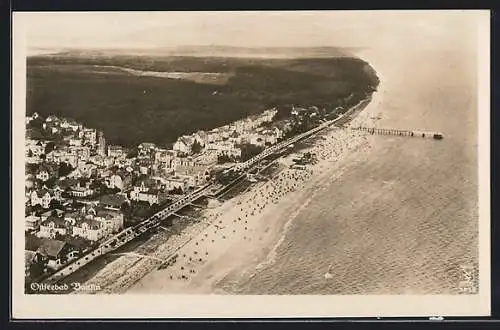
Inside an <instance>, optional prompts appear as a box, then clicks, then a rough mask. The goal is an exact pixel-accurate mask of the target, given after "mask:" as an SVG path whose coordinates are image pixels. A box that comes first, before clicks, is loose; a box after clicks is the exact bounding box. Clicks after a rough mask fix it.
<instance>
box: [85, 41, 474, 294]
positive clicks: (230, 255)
mask: <svg viewBox="0 0 500 330" xmlns="http://www.w3.org/2000/svg"><path fill="white" fill-rule="evenodd" d="M470 40H471V39H468V38H465V37H464V38H462V39H459V40H453V42H452V44H450V45H447V47H441V41H440V39H439V38H437V39H429V40H427V41H426V42H427V44H426V45H425V46H426V47H424V46H422V48H420V49H419V50H405V49H399V50H398V52H392V48H391V49H390V50H391V51H389V50H388V49H385V50H384V49H380V50H377V49H374V50H371V51H367V52H365V53H363V54H360V57H361V58H363V59H365V60H367V61H368V62H369V63H370V64H371V65H372V66H373V67H374V68H375V70H376V71H377V74H378V75H379V78H380V80H381V85H380V86H379V89H378V91H377V92H376V93H375V94H374V96H373V99H372V101H371V102H370V104H369V105H368V106H367V107H366V109H364V110H363V111H361V113H359V114H358V116H357V117H356V118H354V120H353V121H352V122H351V125H352V126H353V127H356V126H366V127H381V128H396V129H417V130H418V129H420V130H428V131H439V132H443V133H444V136H445V138H444V139H443V140H440V141H435V140H432V139H419V138H410V137H397V136H376V135H373V136H372V135H369V134H365V133H362V132H358V131H351V130H350V129H338V128H337V129H336V128H332V129H328V130H326V131H325V132H322V133H321V134H320V136H318V137H317V138H315V142H314V143H313V146H312V147H310V150H309V151H311V152H313V153H315V154H316V156H317V158H318V162H317V163H316V164H313V165H307V166H306V169H302V170H299V169H291V168H289V165H290V164H291V160H290V158H291V157H293V155H291V156H290V157H287V158H284V159H280V160H279V162H280V163H281V165H280V166H281V171H279V172H278V173H277V174H276V175H275V176H274V177H271V178H269V180H267V181H262V182H258V183H255V184H253V185H252V186H251V187H250V188H249V189H248V190H247V191H245V192H243V193H240V194H239V195H238V196H236V197H235V198H232V199H230V200H227V201H223V202H221V203H219V202H217V201H212V202H211V203H209V206H208V207H207V208H206V209H205V210H203V211H201V216H200V217H199V218H198V219H193V220H192V221H191V222H192V224H190V225H189V226H188V227H187V228H185V229H184V230H183V231H182V232H181V233H180V234H178V235H168V237H165V238H164V239H161V237H162V234H161V233H159V234H157V236H155V237H153V238H152V239H151V242H146V244H145V246H147V248H142V250H141V248H139V250H140V252H141V253H139V254H127V255H123V256H120V257H119V258H117V259H116V260H114V261H111V262H110V263H109V264H108V265H106V267H104V268H103V269H102V270H101V271H99V272H98V273H97V274H96V276H94V277H93V278H92V279H90V280H89V281H88V283H87V284H98V285H100V287H101V288H103V290H101V291H100V292H101V293H123V292H126V293H136V294H137V293H159V294H167V293H212V294H280V295H281V294H457V293H459V286H458V282H459V280H460V279H459V276H460V267H462V266H464V265H465V266H472V267H477V263H478V211H477V195H478V186H477V85H476V77H475V75H476V64H475V63H476V62H475V55H474V52H473V49H474V48H473V47H471V46H470V44H468V42H470ZM416 63H418V65H416ZM305 151H307V150H302V152H305ZM174 256H175V257H174ZM169 258H173V259H169ZM166 260H170V263H169V264H168V265H165V264H164V262H165V261H166ZM162 264H163V266H162V267H160V268H159V266H160V265H162Z"/></svg>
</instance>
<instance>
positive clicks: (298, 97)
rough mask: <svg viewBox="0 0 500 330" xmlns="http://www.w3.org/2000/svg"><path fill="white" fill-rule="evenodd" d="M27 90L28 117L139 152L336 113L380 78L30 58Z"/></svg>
mask: <svg viewBox="0 0 500 330" xmlns="http://www.w3.org/2000/svg"><path fill="white" fill-rule="evenodd" d="M120 68H131V69H136V70H144V71H159V72H175V73H181V75H182V74H184V73H187V74H186V76H182V78H183V79H171V78H160V77H152V76H147V75H134V74H131V73H129V72H127V71H123V70H121V69H120ZM205 74H208V75H214V74H215V75H216V79H215V80H214V81H213V83H212V82H211V80H210V79H213V78H212V77H211V76H209V77H208V78H207V77H205V76H204V75H205ZM221 74H224V75H221ZM198 76H200V77H201V78H203V79H200V77H198ZM221 76H222V77H221ZM200 81H203V83H200ZM27 84H28V95H27V98H28V99H27V112H28V114H31V113H33V112H38V113H39V114H40V115H42V116H47V115H49V114H55V115H58V116H63V117H66V118H72V119H76V120H78V121H81V122H82V123H84V124H85V125H86V126H88V127H95V128H98V129H101V130H103V131H104V134H105V136H106V138H107V140H108V142H110V143H113V144H122V145H125V146H131V145H137V144H138V143H140V142H145V141H147V142H154V143H157V144H160V145H165V144H168V143H171V142H172V141H173V140H175V139H176V138H177V137H178V136H180V135H182V134H185V133H190V132H193V131H195V130H198V129H212V128H214V127H217V126H221V125H224V124H226V123H229V122H231V121H234V120H237V119H240V118H243V117H245V116H248V115H250V114H254V113H258V112H261V111H263V110H265V109H266V108H269V107H273V106H280V105H288V104H296V105H304V106H307V105H316V106H320V107H325V108H328V109H329V108H334V107H336V106H337V105H338V104H341V103H342V102H343V101H344V100H345V99H346V98H347V97H349V95H351V94H353V95H355V96H359V97H361V96H362V95H364V94H365V93H368V92H370V91H372V90H373V88H376V86H377V85H378V78H377V76H376V74H375V71H374V70H373V69H372V68H371V67H370V66H369V65H368V64H367V63H365V62H364V61H362V60H359V59H356V58H347V57H340V58H315V59H283V60H278V59H272V60H268V59H242V58H201V57H152V56H149V57H148V56H140V57H134V56H116V57H113V56H103V57H99V56H93V57H82V56H69V55H67V54H66V55H59V56H38V57H30V58H28V79H27ZM355 99H356V97H351V98H350V100H351V101H352V102H354V101H355Z"/></svg>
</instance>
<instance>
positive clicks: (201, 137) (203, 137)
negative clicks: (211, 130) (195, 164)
mask: <svg viewBox="0 0 500 330" xmlns="http://www.w3.org/2000/svg"><path fill="white" fill-rule="evenodd" d="M193 138H194V140H195V141H197V142H198V143H199V144H200V145H201V146H202V147H204V146H205V144H206V143H207V142H208V135H207V133H206V132H205V131H202V130H200V131H198V132H196V133H194V134H193Z"/></svg>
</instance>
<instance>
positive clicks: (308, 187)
mask: <svg viewBox="0 0 500 330" xmlns="http://www.w3.org/2000/svg"><path fill="white" fill-rule="evenodd" d="M374 121H376V114H375V113H373V111H370V110H366V111H362V112H361V114H359V115H358V116H357V117H356V118H355V120H354V121H353V124H355V125H365V126H366V125H372V126H373V122H374ZM368 139H370V137H368V136H366V134H363V133H360V132H356V131H351V130H349V129H339V128H330V129H328V130H325V131H324V132H322V133H321V134H319V135H318V136H316V137H314V141H311V142H310V143H309V144H310V145H312V147H311V146H308V147H305V149H302V150H301V152H307V151H310V152H312V153H314V154H315V155H316V158H317V163H315V164H310V165H307V167H306V169H291V168H290V165H291V164H293V161H292V158H293V157H295V156H296V154H291V155H289V156H287V157H284V158H281V159H279V160H278V165H279V166H278V167H279V170H278V171H277V172H276V173H274V175H273V176H271V178H269V179H268V180H265V181H260V182H257V183H255V184H252V185H251V186H250V187H248V188H247V189H246V190H245V191H244V192H242V193H240V194H238V195H237V196H236V197H233V198H231V199H229V200H226V201H224V202H222V203H220V202H218V201H211V202H209V203H208V206H207V207H206V208H205V209H204V210H202V211H201V212H200V216H199V217H196V218H193V219H186V218H185V219H181V220H180V221H188V220H189V221H190V224H189V225H188V226H187V227H186V228H184V229H183V230H182V231H181V232H180V233H178V234H173V235H172V234H171V233H168V235H167V233H166V232H165V233H162V231H161V230H160V231H159V232H158V233H157V234H155V235H153V237H151V238H150V239H148V240H147V241H146V242H145V243H143V244H141V245H140V246H139V247H138V248H136V249H134V251H133V252H128V253H122V254H120V255H119V257H118V258H116V259H115V260H112V261H110V262H109V263H108V264H106V266H105V267H103V268H102V269H101V270H100V271H98V272H97V273H96V274H95V275H94V276H93V277H92V278H91V279H89V280H88V281H86V283H85V285H95V286H99V287H100V288H101V290H100V291H99V292H100V293H123V292H130V293H145V292H149V293H191V292H193V293H224V292H225V291H224V289H223V288H221V287H220V286H219V284H220V282H221V281H222V280H223V279H225V278H226V277H228V275H231V274H233V275H234V274H238V277H240V278H244V277H248V276H252V274H254V273H255V272H256V271H258V270H259V269H262V268H264V267H265V266H266V265H267V264H269V263H272V260H273V258H275V256H276V249H277V247H278V246H279V245H280V243H281V242H282V237H283V232H284V231H286V229H287V228H288V227H289V226H290V224H291V223H292V222H293V220H294V218H295V217H296V215H297V214H298V213H299V212H300V211H301V210H303V209H305V208H306V207H307V205H308V204H309V203H310V202H311V201H312V200H313V199H314V198H315V197H314V195H315V194H316V193H318V192H320V191H321V190H318V187H320V186H321V185H322V183H324V182H325V181H327V179H329V178H330V179H331V178H332V177H335V176H339V175H341V174H342V169H341V167H342V164H343V161H346V160H348V158H349V156H352V155H353V154H355V153H356V152H361V151H362V150H364V151H367V150H368V149H369V143H368ZM323 189H324V188H323ZM280 237H281V240H280ZM169 258H170V259H173V260H175V262H173V261H172V262H171V264H170V265H165V261H167V260H170V259H169ZM159 266H162V267H160V269H159Z"/></svg>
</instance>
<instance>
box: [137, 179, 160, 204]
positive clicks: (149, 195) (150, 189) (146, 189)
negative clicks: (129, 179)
mask: <svg viewBox="0 0 500 330" xmlns="http://www.w3.org/2000/svg"><path fill="white" fill-rule="evenodd" d="M160 185H161V182H159V181H156V180H151V179H146V180H141V181H140V183H139V184H138V185H136V186H134V188H133V189H132V191H131V192H130V199H131V200H133V201H139V202H148V203H149V204H159V203H161V202H163V201H164V200H165V199H166V197H167V196H166V194H165V193H164V192H163V191H162V189H161V188H163V187H160Z"/></svg>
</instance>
